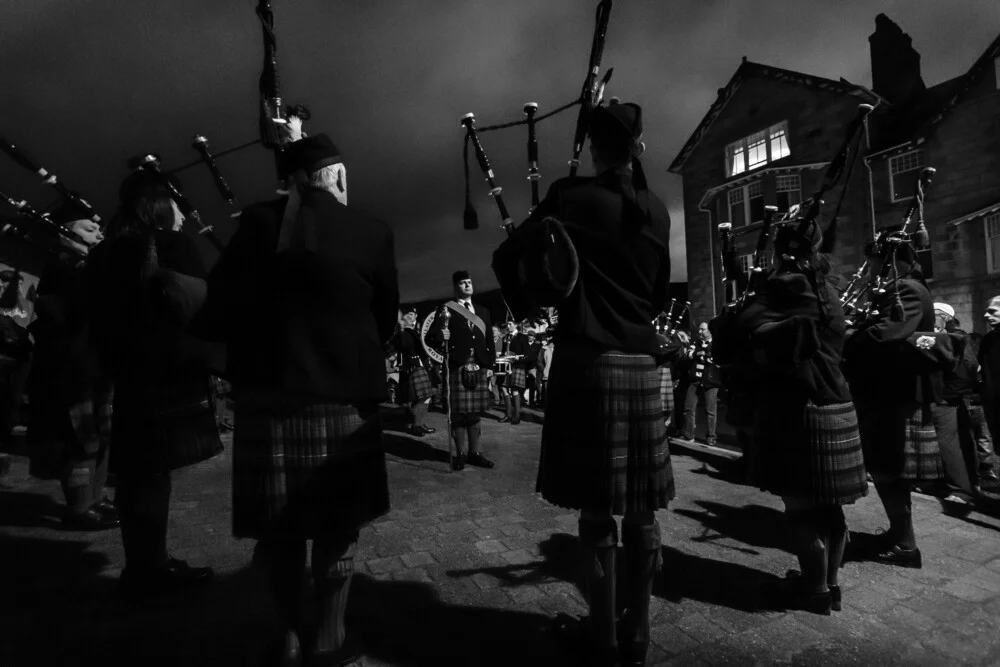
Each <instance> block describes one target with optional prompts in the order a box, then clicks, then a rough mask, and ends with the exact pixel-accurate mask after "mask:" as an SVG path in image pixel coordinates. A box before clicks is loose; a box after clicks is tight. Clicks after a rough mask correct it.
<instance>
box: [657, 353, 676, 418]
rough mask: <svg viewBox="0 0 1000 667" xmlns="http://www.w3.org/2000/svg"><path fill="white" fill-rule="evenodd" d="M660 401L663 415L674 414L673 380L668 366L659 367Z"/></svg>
mask: <svg viewBox="0 0 1000 667" xmlns="http://www.w3.org/2000/svg"><path fill="white" fill-rule="evenodd" d="M659 370H660V400H661V401H663V414H665V415H673V414H674V380H673V377H672V376H671V374H670V366H668V365H667V364H664V365H662V366H660V369H659Z"/></svg>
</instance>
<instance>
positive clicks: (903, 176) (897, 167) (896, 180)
mask: <svg viewBox="0 0 1000 667" xmlns="http://www.w3.org/2000/svg"><path fill="white" fill-rule="evenodd" d="M923 166H924V154H923V152H921V151H919V150H916V151H909V152H908V153H903V154H901V155H896V156H894V157H892V158H889V186H890V188H891V195H892V201H893V202H897V201H902V200H904V199H909V198H910V197H912V196H913V179H914V178H916V174H915V173H914V172H916V171H917V170H919V169H920V168H921V167H923Z"/></svg>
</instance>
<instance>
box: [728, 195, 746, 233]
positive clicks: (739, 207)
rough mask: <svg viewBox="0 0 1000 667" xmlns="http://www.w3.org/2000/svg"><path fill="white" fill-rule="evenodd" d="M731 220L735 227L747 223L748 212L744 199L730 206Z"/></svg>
mask: <svg viewBox="0 0 1000 667" xmlns="http://www.w3.org/2000/svg"><path fill="white" fill-rule="evenodd" d="M729 222H731V223H733V227H742V226H743V225H745V224H747V218H746V213H745V212H744V210H743V201H742V199H741V200H740V202H739V203H737V204H731V205H730V206H729Z"/></svg>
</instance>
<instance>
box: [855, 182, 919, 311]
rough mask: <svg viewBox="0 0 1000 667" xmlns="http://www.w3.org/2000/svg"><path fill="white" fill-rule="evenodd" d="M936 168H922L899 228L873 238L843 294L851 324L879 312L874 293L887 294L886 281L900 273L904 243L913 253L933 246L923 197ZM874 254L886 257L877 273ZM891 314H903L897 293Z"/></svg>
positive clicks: (882, 232)
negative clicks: (874, 270)
mask: <svg viewBox="0 0 1000 667" xmlns="http://www.w3.org/2000/svg"><path fill="white" fill-rule="evenodd" d="M936 172H937V170H936V169H934V168H933V167H924V168H923V169H921V170H920V173H919V174H917V176H916V178H915V179H914V186H913V189H914V192H913V199H912V200H911V201H910V205H909V206H908V207H907V209H906V212H905V213H904V214H903V224H902V226H901V227H900V228H899V229H898V230H892V231H890V230H882V231H880V232H878V233H877V234H876V235H875V239H874V241H873V242H872V244H871V245H870V247H869V248H868V249H867V252H866V253H865V254H866V256H865V261H864V264H862V265H861V268H859V269H858V271H857V273H855V274H854V275H853V276H852V277H851V281H850V283H848V285H847V287H846V288H845V289H844V292H843V293H842V294H841V296H840V300H841V303H842V304H843V306H844V315H845V316H846V317H847V320H848V323H849V324H850V326H851V327H853V328H857V327H859V326H862V325H863V324H864V323H865V322H866V321H867V320H868V319H869V318H873V317H877V316H878V315H879V312H878V310H877V309H875V307H874V305H873V304H874V300H875V297H876V296H881V295H884V294H885V293H886V286H887V284H888V283H889V282H891V281H894V280H895V279H896V277H898V271H897V267H896V258H897V254H898V253H899V252H900V251H901V250H902V249H903V247H904V246H907V245H909V246H911V247H912V249H913V251H914V253H916V252H919V251H923V250H927V249H928V248H930V235H929V233H928V232H927V227H926V225H925V224H924V200H925V198H926V197H927V191H928V189H929V188H930V186H931V181H932V179H933V178H934V174H935V173H936ZM914 221H915V222H916V225H915V228H914V229H912V230H911V228H910V225H911V224H912V223H914ZM873 258H879V259H882V260H883V262H882V267H881V270H880V271H879V272H878V273H874V274H873V273H872V272H871V271H870V266H871V263H872V259H873ZM890 316H891V317H892V318H893V320H894V321H899V320H901V319H902V317H903V313H902V304H900V303H899V298H898V295H897V298H896V303H894V304H893V306H892V312H891V313H890Z"/></svg>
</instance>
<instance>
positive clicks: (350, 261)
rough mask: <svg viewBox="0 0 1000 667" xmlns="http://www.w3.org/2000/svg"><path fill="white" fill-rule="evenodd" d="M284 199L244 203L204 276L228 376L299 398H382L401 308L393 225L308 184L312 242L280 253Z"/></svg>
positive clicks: (238, 384) (238, 383) (305, 201)
mask: <svg viewBox="0 0 1000 667" xmlns="http://www.w3.org/2000/svg"><path fill="white" fill-rule="evenodd" d="M287 201H288V200H287V198H284V199H279V200H275V201H271V202H267V203H263V204H257V205H254V206H251V207H249V208H247V209H246V210H244V211H243V215H242V216H241V217H240V228H239V231H237V232H236V234H235V235H234V236H233V238H232V240H230V242H229V245H228V247H227V248H226V252H225V253H224V255H223V256H222V258H221V259H220V260H219V262H218V264H216V266H215V267H214V268H213V270H212V272H211V274H210V275H209V305H208V306H207V308H208V310H209V311H210V316H209V317H208V318H206V319H207V320H208V321H209V322H210V323H211V324H212V325H214V329H215V331H216V334H217V335H218V334H221V338H222V339H223V340H225V341H226V343H227V344H228V353H229V358H228V366H227V375H228V378H229V380H230V381H231V382H232V383H233V388H234V389H238V388H253V389H257V390H265V391H268V390H269V391H276V392H281V393H282V394H283V395H284V396H285V397H286V398H288V399H289V400H291V401H296V402H301V403H311V402H325V401H360V400H384V399H385V398H386V397H387V391H386V382H385V353H384V346H385V344H386V343H387V342H388V341H389V340H390V338H391V337H392V334H393V330H394V329H395V326H396V321H397V308H398V307H399V285H398V282H397V275H396V257H395V250H394V247H393V234H392V231H391V230H390V229H389V227H388V226H386V225H385V224H384V223H382V222H381V221H379V220H376V219H374V218H371V217H369V216H368V215H366V214H364V213H361V212H359V211H357V210H355V209H353V208H350V207H348V206H344V205H342V204H340V202H338V201H337V200H336V198H335V197H334V196H333V195H332V194H330V193H328V192H324V191H321V190H309V191H308V192H307V193H306V195H305V196H304V197H303V200H302V210H303V211H304V212H308V214H309V215H311V216H312V220H314V221H315V223H316V227H315V230H316V243H317V245H316V250H315V251H312V250H307V249H305V248H302V247H298V248H296V247H293V248H290V249H288V250H285V251H283V252H281V253H279V252H277V243H278V234H279V231H280V227H281V219H282V215H283V214H284V211H285V205H286V203H287ZM206 328H207V329H208V328H212V327H210V326H207V325H206Z"/></svg>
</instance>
